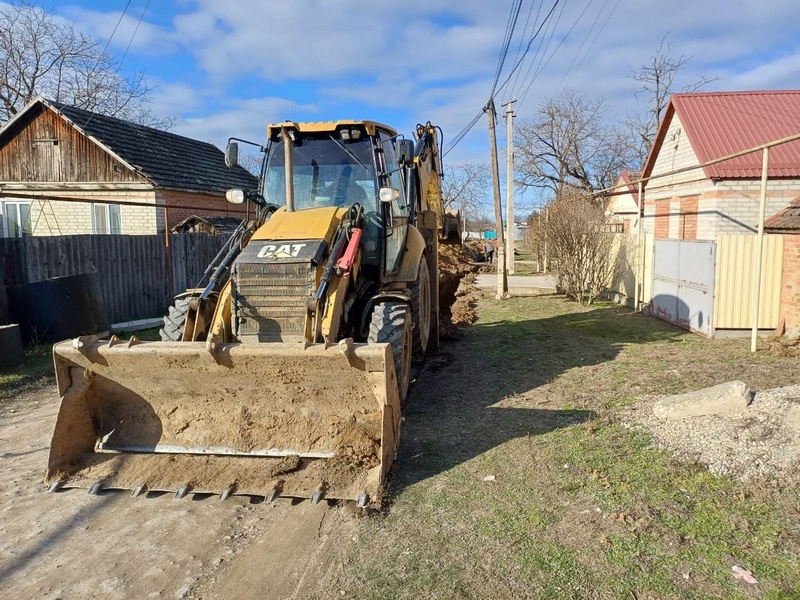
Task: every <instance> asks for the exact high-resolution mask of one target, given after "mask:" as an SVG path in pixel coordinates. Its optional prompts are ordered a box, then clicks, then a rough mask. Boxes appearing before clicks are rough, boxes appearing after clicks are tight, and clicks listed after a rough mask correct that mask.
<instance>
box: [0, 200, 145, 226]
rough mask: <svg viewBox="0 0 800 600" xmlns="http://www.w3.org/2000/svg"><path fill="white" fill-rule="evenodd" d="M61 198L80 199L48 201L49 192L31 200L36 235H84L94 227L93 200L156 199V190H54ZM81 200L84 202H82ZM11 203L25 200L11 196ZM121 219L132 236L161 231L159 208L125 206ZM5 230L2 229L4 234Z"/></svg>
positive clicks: (31, 214) (122, 207) (32, 220)
mask: <svg viewBox="0 0 800 600" xmlns="http://www.w3.org/2000/svg"><path fill="white" fill-rule="evenodd" d="M51 193H52V194H53V195H58V196H59V197H62V198H64V197H67V198H68V197H74V198H75V199H76V201H74V202H69V201H63V200H48V199H47V195H48V192H41V193H39V194H36V195H37V196H42V200H31V211H30V219H31V228H32V234H33V235H34V236H54V235H56V236H57V235H83V234H91V233H94V232H93V230H92V202H85V201H84V200H96V202H97V203H98V204H106V203H108V202H126V201H128V202H148V203H152V202H154V193H153V191H152V190H140V191H137V190H127V191H126V190H119V191H117V190H102V191H85V190H60V191H57V192H51ZM78 200H80V201H78ZM7 201H9V202H22V201H23V200H19V199H12V198H9V199H8V200H7ZM120 220H121V224H122V233H124V234H129V235H149V234H153V233H157V230H156V214H155V210H154V209H151V208H147V207H144V206H124V205H123V206H121V208H120ZM1 233H2V230H0V234H1Z"/></svg>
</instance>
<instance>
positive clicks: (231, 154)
mask: <svg viewBox="0 0 800 600" xmlns="http://www.w3.org/2000/svg"><path fill="white" fill-rule="evenodd" d="M225 165H226V166H227V167H228V168H229V169H232V168H233V167H238V166H239V144H237V143H236V142H228V145H227V146H226V147H225ZM239 204H241V203H239Z"/></svg>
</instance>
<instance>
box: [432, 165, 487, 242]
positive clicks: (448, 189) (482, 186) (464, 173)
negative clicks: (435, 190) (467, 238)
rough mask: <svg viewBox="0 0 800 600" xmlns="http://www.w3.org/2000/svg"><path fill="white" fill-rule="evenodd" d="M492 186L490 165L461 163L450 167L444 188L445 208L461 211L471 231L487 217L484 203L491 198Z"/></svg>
mask: <svg viewBox="0 0 800 600" xmlns="http://www.w3.org/2000/svg"><path fill="white" fill-rule="evenodd" d="M491 185H492V172H491V170H490V169H489V165H486V164H480V163H461V164H457V165H455V166H450V167H449V168H448V169H447V175H446V177H445V178H444V181H443V186H442V197H443V202H444V208H445V209H448V208H455V209H458V210H459V211H461V217H462V218H463V219H465V221H466V227H467V230H470V229H471V228H472V227H473V226H474V225H475V224H476V223H477V222H478V221H479V220H480V219H481V218H483V217H485V214H484V213H485V212H486V209H485V207H484V201H485V200H486V198H487V197H489V194H490V191H491Z"/></svg>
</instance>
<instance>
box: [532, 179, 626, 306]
mask: <svg viewBox="0 0 800 600" xmlns="http://www.w3.org/2000/svg"><path fill="white" fill-rule="evenodd" d="M545 211H546V218H545V219H538V223H537V227H538V233H539V235H540V237H541V243H542V245H544V244H546V248H547V250H546V251H547V257H548V259H549V260H550V261H551V263H554V265H555V269H556V273H557V288H558V290H559V291H561V292H562V293H564V294H565V295H566V296H567V297H568V298H571V299H573V300H575V301H577V302H579V303H581V304H591V303H592V302H594V301H595V300H597V299H598V298H599V297H600V296H601V295H602V294H603V293H604V292H606V291H607V290H608V289H609V288H610V287H611V285H612V284H613V283H614V279H615V277H617V276H618V273H617V272H616V269H618V267H617V266H616V264H615V263H614V262H613V261H611V260H609V257H610V254H611V253H610V250H611V245H612V244H613V241H614V237H613V235H612V234H610V233H608V232H607V231H606V230H605V229H606V228H605V227H604V223H605V215H604V214H603V208H602V207H601V206H599V205H598V204H597V203H596V202H595V201H594V199H593V198H592V196H591V195H590V194H586V193H585V192H583V191H582V190H579V189H577V188H564V189H562V191H561V192H560V193H559V194H558V196H556V198H555V200H553V201H552V202H550V203H549V204H548V205H547V206H546V208H545Z"/></svg>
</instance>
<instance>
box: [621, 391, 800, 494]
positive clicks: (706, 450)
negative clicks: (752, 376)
mask: <svg viewBox="0 0 800 600" xmlns="http://www.w3.org/2000/svg"><path fill="white" fill-rule="evenodd" d="M657 400H658V398H652V399H649V400H647V401H645V402H643V403H642V404H640V405H639V406H637V407H636V409H634V410H632V411H631V412H630V413H628V419H627V420H628V421H630V423H629V424H634V423H636V424H639V425H642V426H644V427H646V428H647V429H648V430H649V431H650V432H652V434H653V437H654V439H655V441H656V444H657V445H658V447H659V448H661V449H664V450H668V451H670V452H672V453H673V455H674V456H675V458H677V459H678V460H682V461H686V462H692V463H697V464H701V465H704V466H705V467H707V468H708V469H709V471H711V472H712V473H714V474H716V475H730V476H732V477H736V478H738V479H741V480H742V481H761V482H763V483H765V484H768V485H778V486H784V485H791V484H797V483H800V385H793V386H788V387H783V388H776V389H772V390H764V391H760V392H756V394H755V395H754V398H753V400H752V402H751V403H750V405H749V406H748V407H747V408H744V409H740V410H736V411H733V412H730V413H727V414H720V415H711V416H702V417H687V418H684V419H680V420H666V419H665V420H662V419H659V418H658V417H656V416H655V415H654V414H653V406H654V404H655V403H656V401H657Z"/></svg>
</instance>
